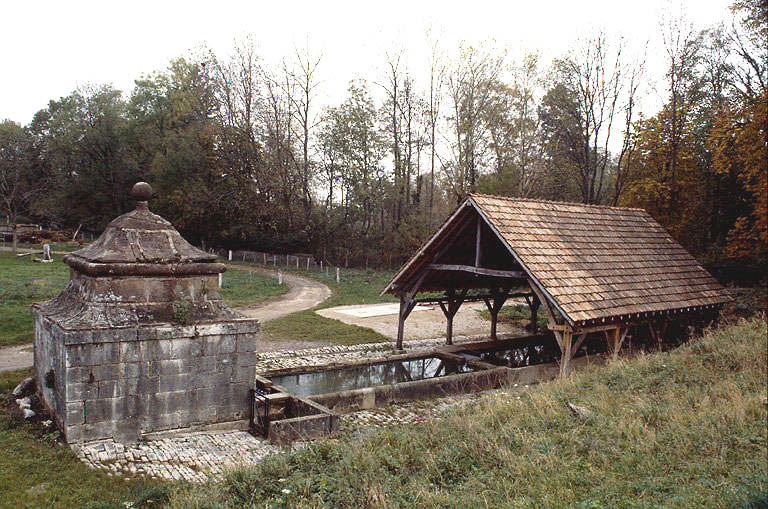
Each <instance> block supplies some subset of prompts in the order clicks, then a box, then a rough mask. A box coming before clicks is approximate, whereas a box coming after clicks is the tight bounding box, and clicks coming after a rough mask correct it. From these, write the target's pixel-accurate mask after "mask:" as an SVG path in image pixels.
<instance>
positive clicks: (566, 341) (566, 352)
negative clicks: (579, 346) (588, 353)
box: [560, 330, 573, 378]
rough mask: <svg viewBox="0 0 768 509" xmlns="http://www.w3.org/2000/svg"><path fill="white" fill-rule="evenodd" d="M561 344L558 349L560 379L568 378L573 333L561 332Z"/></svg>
mask: <svg viewBox="0 0 768 509" xmlns="http://www.w3.org/2000/svg"><path fill="white" fill-rule="evenodd" d="M562 341H563V344H562V345H561V347H560V378H565V377H567V376H568V368H569V364H570V362H571V356H572V355H573V353H572V352H571V342H572V341H573V331H571V330H565V331H563V339H562Z"/></svg>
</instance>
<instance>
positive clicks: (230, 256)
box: [228, 249, 232, 262]
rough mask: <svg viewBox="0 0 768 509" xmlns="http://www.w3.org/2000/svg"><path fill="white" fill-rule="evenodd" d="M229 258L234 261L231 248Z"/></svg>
mask: <svg viewBox="0 0 768 509" xmlns="http://www.w3.org/2000/svg"><path fill="white" fill-rule="evenodd" d="M228 258H229V261H230V262H231V261H232V250H231V249H230V250H229V257H228Z"/></svg>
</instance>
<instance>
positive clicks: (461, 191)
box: [446, 47, 504, 203]
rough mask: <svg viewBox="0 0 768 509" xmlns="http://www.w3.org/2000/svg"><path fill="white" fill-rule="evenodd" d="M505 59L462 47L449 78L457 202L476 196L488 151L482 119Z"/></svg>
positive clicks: (452, 177)
mask: <svg viewBox="0 0 768 509" xmlns="http://www.w3.org/2000/svg"><path fill="white" fill-rule="evenodd" d="M503 63H504V56H503V55H502V56H494V55H492V54H491V53H489V52H485V51H482V50H479V49H476V48H473V47H462V48H461V54H460V57H459V59H458V61H456V62H454V65H453V68H452V69H451V71H450V72H449V73H448V75H447V77H446V86H447V89H448V94H449V97H450V100H451V109H452V111H451V114H450V116H449V122H450V130H451V138H452V142H451V143H450V146H451V151H452V157H451V161H450V163H449V164H448V165H447V166H446V169H447V170H448V172H449V173H448V175H447V177H448V180H449V182H450V186H451V188H452V191H453V195H454V197H455V200H456V202H457V203H458V202H460V201H461V200H462V199H463V198H464V196H466V194H467V193H470V192H473V191H474V190H475V186H476V184H477V178H478V175H479V173H480V171H481V169H482V168H484V166H485V164H486V161H485V160H484V159H485V156H486V153H487V150H488V146H487V143H486V142H487V140H486V138H485V133H486V125H485V123H484V121H483V117H484V115H485V112H486V108H487V107H488V106H489V104H490V102H491V100H492V97H493V84H494V83H496V82H497V78H498V77H499V75H500V73H501V71H502V68H503Z"/></svg>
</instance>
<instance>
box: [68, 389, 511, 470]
mask: <svg viewBox="0 0 768 509" xmlns="http://www.w3.org/2000/svg"><path fill="white" fill-rule="evenodd" d="M521 389H522V387H521ZM513 390H514V389H513ZM483 397H519V396H512V395H511V394H510V393H509V392H508V391H503V390H498V389H497V390H492V391H485V392H481V393H474V394H460V395H456V396H447V397H442V398H435V399H429V400H418V401H410V402H406V403H397V404H394V405H389V406H386V407H382V408H374V409H371V410H361V411H358V412H354V413H350V414H346V415H342V416H341V432H342V433H358V434H360V435H366V434H367V433H370V432H372V431H374V430H376V429H378V428H382V427H385V426H396V425H400V424H410V425H419V424H423V423H425V422H427V421H429V420H432V419H436V418H440V417H442V416H446V415H450V413H452V412H455V411H457V410H458V409H459V408H461V407H462V406H464V405H466V404H468V403H471V402H474V401H478V400H480V399H481V398H483ZM304 446H306V443H301V442H299V443H294V445H293V447H292V448H289V447H280V446H276V445H272V444H270V443H269V442H267V441H266V440H264V439H261V438H257V437H254V436H253V435H251V434H249V433H247V432H245V431H198V432H188V433H178V434H175V435H173V436H170V437H167V438H162V439H158V440H152V441H148V442H140V443H138V444H136V445H123V444H121V443H119V442H115V441H114V440H102V441H98V442H90V443H87V444H83V445H81V446H79V447H75V448H74V449H75V453H76V454H77V456H78V457H79V458H80V460H81V461H83V463H85V464H86V465H87V466H89V467H91V468H95V469H98V470H102V471H105V472H107V474H108V475H113V476H115V475H120V476H135V475H141V476H146V477H154V478H157V479H165V480H171V481H178V480H186V481H190V482H204V481H206V480H207V479H209V478H211V477H217V476H219V475H221V473H222V472H224V471H226V470H228V469H231V468H235V467H248V466H252V465H255V464H257V463H258V462H259V461H261V460H262V459H263V458H265V457H266V456H268V455H270V454H278V453H283V452H287V451H290V450H291V449H296V448H300V447H304Z"/></svg>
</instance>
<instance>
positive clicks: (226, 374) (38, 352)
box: [33, 308, 259, 443]
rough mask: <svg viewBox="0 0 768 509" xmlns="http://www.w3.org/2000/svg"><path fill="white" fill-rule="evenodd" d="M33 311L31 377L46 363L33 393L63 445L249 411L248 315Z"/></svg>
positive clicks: (252, 337) (252, 360)
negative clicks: (201, 320)
mask: <svg viewBox="0 0 768 509" xmlns="http://www.w3.org/2000/svg"><path fill="white" fill-rule="evenodd" d="M33 316H34V320H35V356H36V358H35V366H36V373H35V375H36V379H37V380H38V386H41V383H40V381H41V380H43V379H44V377H45V373H46V372H47V371H49V370H52V371H53V373H54V379H55V387H54V388H41V391H40V392H41V395H42V397H43V399H44V401H45V402H46V404H47V405H48V406H49V408H50V409H51V410H53V411H54V413H55V414H56V416H57V420H58V421H59V425H60V426H61V428H62V430H63V431H64V433H65V436H66V439H67V442H69V443H78V442H85V441H90V440H97V439H102V438H115V439H117V440H121V441H135V440H137V439H138V438H139V437H140V436H141V435H142V434H145V433H152V432H156V431H163V430H169V429H176V428H187V427H193V426H202V425H208V424H218V423H227V422H234V421H240V420H243V419H246V418H247V413H248V390H249V389H250V388H251V386H252V384H253V379H254V375H255V364H256V359H257V354H256V353H255V349H256V333H257V332H258V329H259V324H258V321H256V320H249V319H234V320H229V321H222V322H218V323H210V324H197V325H187V326H179V325H170V324H154V325H140V326H138V327H121V328H103V329H89V330H67V329H64V328H62V327H61V326H60V325H59V324H57V323H56V322H54V321H53V320H50V319H48V318H47V317H45V316H44V315H43V314H42V313H41V312H40V310H37V309H34V308H33ZM38 371H39V373H38Z"/></svg>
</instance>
